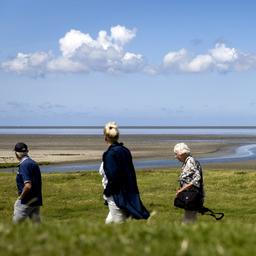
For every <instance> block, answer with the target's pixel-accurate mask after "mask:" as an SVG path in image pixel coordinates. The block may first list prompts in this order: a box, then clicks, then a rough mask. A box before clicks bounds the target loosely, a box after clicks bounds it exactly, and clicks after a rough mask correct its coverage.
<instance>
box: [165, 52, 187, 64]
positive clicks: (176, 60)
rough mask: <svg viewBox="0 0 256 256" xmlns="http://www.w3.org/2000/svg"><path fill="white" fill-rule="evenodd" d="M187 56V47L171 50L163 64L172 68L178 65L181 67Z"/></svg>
mask: <svg viewBox="0 0 256 256" xmlns="http://www.w3.org/2000/svg"><path fill="white" fill-rule="evenodd" d="M187 57H188V56H187V51H186V49H181V50H179V51H177V52H169V53H168V54H166V55H165V56H164V61H163V65H164V67H165V68H172V67H175V66H176V65H177V66H178V67H179V68H181V66H182V65H183V64H182V63H184V62H186V59H187Z"/></svg>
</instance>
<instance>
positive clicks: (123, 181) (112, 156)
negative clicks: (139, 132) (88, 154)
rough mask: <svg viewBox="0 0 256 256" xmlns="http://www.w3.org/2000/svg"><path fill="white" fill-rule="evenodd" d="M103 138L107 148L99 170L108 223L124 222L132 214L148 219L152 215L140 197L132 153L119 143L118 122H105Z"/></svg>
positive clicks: (132, 216)
mask: <svg viewBox="0 0 256 256" xmlns="http://www.w3.org/2000/svg"><path fill="white" fill-rule="evenodd" d="M104 138H105V141H106V142H107V144H108V149H107V151H106V152H104V154H103V157H102V160H103V166H101V168H100V173H101V174H102V175H103V187H104V192H103V196H104V199H105V200H106V202H107V204H108V208H109V213H108V215H107V218H106V220H105V223H106V224H109V223H121V222H124V221H125V220H126V219H127V218H129V217H131V218H134V219H147V218H148V217H149V215H150V214H149V212H148V210H147V209H146V208H145V206H144V205H143V203H142V201H141V199H140V194H139V189H138V185H137V179H136V173H135V169H134V165H133V161H132V155H131V153H130V151H129V149H128V148H126V147H125V146H124V145H123V143H119V142H118V139H119V129H118V126H117V124H116V123H115V122H109V123H107V124H106V125H105V127H104Z"/></svg>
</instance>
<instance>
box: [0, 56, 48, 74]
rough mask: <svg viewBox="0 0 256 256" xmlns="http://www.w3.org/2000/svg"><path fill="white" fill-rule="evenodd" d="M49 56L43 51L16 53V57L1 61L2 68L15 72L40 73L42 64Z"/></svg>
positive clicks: (43, 64) (42, 68)
mask: <svg viewBox="0 0 256 256" xmlns="http://www.w3.org/2000/svg"><path fill="white" fill-rule="evenodd" d="M50 58H51V56H50V54H48V53H45V52H36V53H30V54H24V53H18V54H17V56H16V58H14V59H12V60H9V61H5V62H3V63H2V65H1V66H2V68H3V69H4V70H6V71H12V72H16V73H18V74H24V73H29V74H32V75H33V74H35V75H42V74H43V72H44V66H45V64H46V63H47V61H48V60H50Z"/></svg>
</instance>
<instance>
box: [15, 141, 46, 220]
mask: <svg viewBox="0 0 256 256" xmlns="http://www.w3.org/2000/svg"><path fill="white" fill-rule="evenodd" d="M14 151H15V155H16V157H17V159H18V160H19V170H18V172H17V176H16V183H17V188H18V195H19V197H18V199H17V200H16V202H15V204H14V212H13V222H14V223H18V222H21V221H23V220H25V219H26V218H30V219H31V220H32V221H33V222H40V221H41V218H40V206H42V180H41V172H40V168H39V166H38V164H37V163H36V162H35V161H33V160H32V159H31V158H30V157H29V156H28V146H27V145H26V144H25V143H23V142H19V143H17V144H16V145H15V147H14Z"/></svg>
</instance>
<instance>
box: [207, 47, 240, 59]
mask: <svg viewBox="0 0 256 256" xmlns="http://www.w3.org/2000/svg"><path fill="white" fill-rule="evenodd" d="M209 52H210V54H211V55H212V57H213V58H214V59H215V60H216V62H218V63H219V62H234V61H236V60H237V59H238V53H237V50H236V49H235V48H228V47H226V45H225V44H219V43H217V44H216V45H215V48H214V49H211V50H210V51H209Z"/></svg>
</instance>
